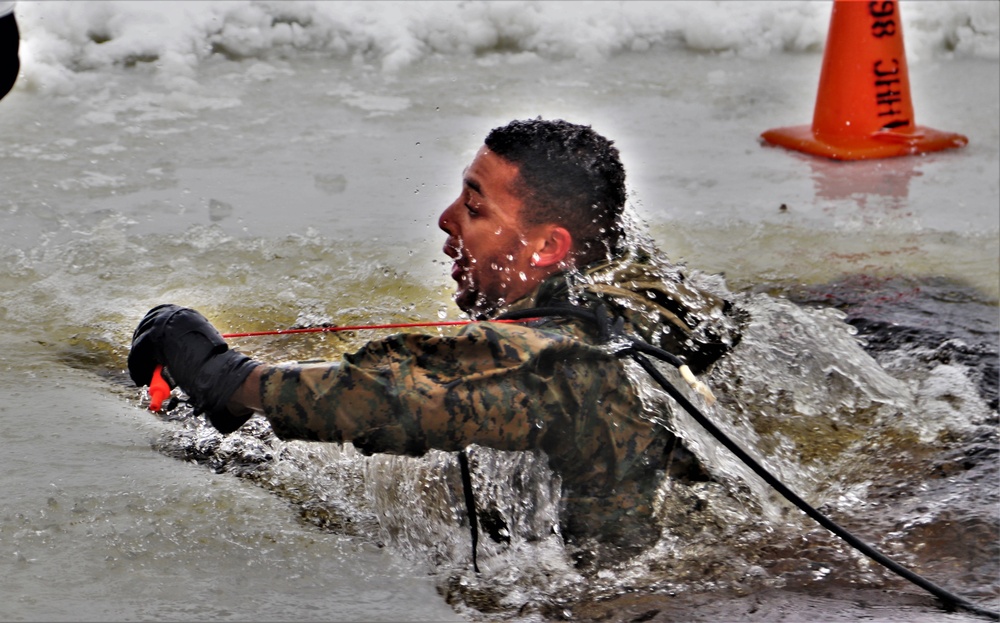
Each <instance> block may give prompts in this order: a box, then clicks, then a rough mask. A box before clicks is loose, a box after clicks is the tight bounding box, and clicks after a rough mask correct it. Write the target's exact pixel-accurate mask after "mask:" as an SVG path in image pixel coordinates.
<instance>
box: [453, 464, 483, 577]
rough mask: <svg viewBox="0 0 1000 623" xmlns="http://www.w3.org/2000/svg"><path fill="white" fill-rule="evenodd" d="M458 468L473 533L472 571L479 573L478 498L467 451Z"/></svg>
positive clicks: (470, 528)
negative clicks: (473, 489)
mask: <svg viewBox="0 0 1000 623" xmlns="http://www.w3.org/2000/svg"><path fill="white" fill-rule="evenodd" d="M458 466H459V467H460V468H461V470H462V492H463V493H464V494H465V510H466V511H467V512H468V513H469V532H471V533H472V569H473V570H474V571H475V572H476V573H479V565H478V564H477V563H476V550H477V549H478V545H479V519H478V518H477V517H476V496H475V495H474V494H473V492H472V472H470V471H469V455H468V454H466V452H465V450H462V451H460V452H459V453H458Z"/></svg>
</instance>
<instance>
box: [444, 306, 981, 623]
mask: <svg viewBox="0 0 1000 623" xmlns="http://www.w3.org/2000/svg"><path fill="white" fill-rule="evenodd" d="M600 311H604V310H600ZM543 316H572V317H574V318H580V319H583V320H587V321H589V322H592V323H595V324H597V325H598V327H599V328H600V329H601V333H602V334H606V333H607V327H608V326H609V325H608V321H607V319H606V318H605V319H603V321H602V318H601V316H602V314H601V313H594V312H591V311H589V310H586V309H581V308H578V307H538V308H534V309H525V310H520V311H517V312H508V313H507V314H504V315H503V316H502V318H505V319H510V320H517V319H525V318H536V317H543ZM615 326H616V328H617V329H618V330H619V331H620V328H621V326H622V325H621V322H620V321H619V322H618V323H615ZM630 341H631V346H629V347H628V348H625V349H623V350H621V351H619V352H618V353H617V354H618V356H631V357H632V359H633V360H634V361H635V362H636V363H638V364H639V365H640V366H641V367H642V369H643V370H645V371H646V372H647V373H648V374H649V375H650V376H651V377H652V378H653V380H654V381H656V382H657V384H659V385H660V386H661V387H662V388H663V390H664V391H666V392H667V393H668V394H669V395H670V397H672V398H673V399H674V400H676V401H677V403H678V404H679V405H680V406H681V407H682V408H684V409H685V410H686V411H687V412H688V413H690V414H691V417H693V418H694V419H695V421H697V422H698V424H700V425H701V426H702V427H703V428H704V429H705V430H706V431H708V432H709V433H710V434H711V435H712V436H713V437H715V438H716V439H717V440H718V441H719V443H721V444H722V445H724V446H725V447H726V448H728V449H729V451H730V452H732V453H733V454H735V455H736V456H737V457H738V458H739V459H740V460H741V461H743V462H744V463H745V464H746V465H747V466H748V467H749V468H750V469H752V470H753V471H754V473H756V474H757V475H758V476H760V477H761V478H762V479H763V480H764V481H765V482H766V483H767V484H769V485H771V487H772V488H774V490H775V491H777V492H778V493H780V494H781V495H782V496H784V497H785V499H787V500H788V501H789V502H791V503H792V504H794V505H795V506H797V507H798V508H799V510H801V511H802V512H804V513H805V514H806V515H809V516H810V517H812V518H813V519H815V520H816V521H817V522H818V523H819V524H820V525H821V526H823V527H824V528H826V529H827V530H829V531H830V532H832V533H833V534H835V535H837V536H838V537H840V538H841V539H843V540H844V541H845V542H846V543H847V544H848V545H850V546H851V547H853V548H855V549H856V550H858V551H860V552H861V553H862V554H864V555H865V556H868V557H869V558H871V559H872V560H874V561H875V562H877V563H879V564H880V565H882V566H883V567H885V568H886V569H889V570H890V571H892V572H893V573H895V574H896V575H899V576H900V577H902V578H905V579H907V580H909V581H910V582H912V583H914V584H916V585H917V586H919V587H920V588H922V589H924V590H925V591H927V592H929V593H931V594H932V595H934V596H935V597H937V598H938V599H940V600H941V601H942V602H943V603H944V607H945V610H947V611H949V612H950V611H953V610H955V609H956V608H963V609H965V610H968V611H969V612H972V613H974V614H978V615H980V616H985V617H988V618H991V619H993V620H996V621H1000V613H998V612H995V611H993V610H988V609H986V608H982V607H980V606H977V605H976V604H974V603H972V602H970V601H968V600H966V599H964V598H962V597H960V596H958V595H955V594H954V593H951V592H949V591H948V590H947V589H944V588H942V587H940V586H938V585H937V584H935V583H933V582H931V581H930V580H928V579H926V578H924V577H923V576H921V575H918V574H916V573H914V572H913V571H910V570H909V569H907V568H906V567H904V566H902V565H900V564H899V563H897V562H896V561H894V560H893V559H891V558H889V557H888V556H886V555H885V554H883V553H882V552H880V551H878V550H877V549H875V548H873V547H872V546H870V545H868V544H867V543H865V542H864V541H862V540H861V539H859V538H858V537H856V536H854V535H853V534H852V533H850V532H849V531H847V530H846V529H844V528H842V527H840V526H839V525H838V524H837V523H835V522H834V521H833V520H831V519H830V518H829V517H827V516H826V515H824V514H823V513H821V512H819V511H818V510H816V509H815V508H813V507H812V506H811V505H810V504H809V503H808V502H806V501H805V500H803V499H802V498H800V497H799V496H798V495H797V494H796V493H795V492H794V491H792V490H791V489H789V488H788V487H787V486H785V484H784V483H782V482H781V481H780V480H778V479H777V478H776V477H775V476H774V475H773V474H771V472H769V471H768V470H767V469H766V468H764V467H763V466H762V465H761V464H760V463H758V462H757V461H756V460H755V459H754V458H753V457H752V456H750V455H749V454H747V453H746V451H744V450H743V448H741V447H740V446H739V444H737V443H736V442H735V441H733V440H732V439H730V438H729V436H728V435H726V434H725V433H724V432H722V430H721V429H720V428H719V427H717V426H716V425H715V424H713V423H712V421H711V420H709V419H708V418H707V417H706V416H705V414H704V413H702V412H701V411H700V410H699V409H698V408H697V407H696V406H694V405H693V404H692V403H691V401H689V400H688V399H687V397H686V396H685V395H684V394H682V393H681V392H680V391H678V389H677V388H676V387H674V385H673V384H672V383H671V382H670V381H669V380H667V378H666V377H664V376H663V374H662V373H660V371H659V370H658V369H657V368H656V366H654V365H653V364H652V363H651V362H650V361H649V359H647V358H646V357H644V356H643V355H644V354H648V355H651V356H654V357H657V358H659V359H662V360H664V361H666V362H668V363H670V364H671V365H674V366H676V367H679V366H680V365H683V363H684V362H683V361H682V360H681V359H679V358H678V357H677V356H676V355H673V354H672V353H669V352H667V351H665V350H663V349H661V348H657V347H656V346H653V345H651V344H648V343H646V342H643V341H641V340H637V339H634V338H630ZM461 458H462V457H461V456H460V457H459V460H461ZM466 460H467V459H466ZM466 502H467V503H468V499H467V500H466ZM473 535H474V536H473V538H475V531H473Z"/></svg>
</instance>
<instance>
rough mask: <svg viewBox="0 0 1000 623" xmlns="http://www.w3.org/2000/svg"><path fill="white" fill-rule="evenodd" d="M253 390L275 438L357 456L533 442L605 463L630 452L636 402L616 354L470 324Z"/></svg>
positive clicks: (397, 339) (553, 336)
mask: <svg viewBox="0 0 1000 623" xmlns="http://www.w3.org/2000/svg"><path fill="white" fill-rule="evenodd" d="M261 392H262V402H263V405H264V413H265V415H266V416H267V418H268V420H269V421H270V422H271V425H272V427H273V429H274V431H275V433H276V434H277V435H278V436H279V437H281V438H283V439H306V440H316V441H334V442H346V441H351V442H353V443H354V444H355V445H356V446H357V447H358V448H359V449H361V450H362V451H363V452H366V453H372V452H387V453H393V454H409V455H419V454H422V453H424V452H426V451H427V450H428V449H431V448H434V449H439V450H446V451H448V450H459V449H461V448H464V447H466V446H467V445H469V444H472V443H476V444H480V445H484V446H489V447H492V448H496V449H498V450H528V449H533V448H540V449H542V450H545V451H546V452H547V453H548V454H549V456H550V458H551V459H555V460H556V461H557V462H560V463H562V462H569V461H578V460H579V461H583V462H593V461H595V460H596V459H597V457H599V456H607V457H608V460H609V461H611V464H614V463H616V459H615V458H612V457H611V456H609V453H611V454H616V455H618V457H617V458H618V459H619V460H620V459H621V458H622V457H623V455H624V454H629V453H630V452H631V451H634V450H635V449H636V448H635V442H636V441H635V437H636V434H637V432H636V431H637V430H638V428H637V423H636V422H635V420H636V418H637V413H638V411H639V407H638V406H637V403H636V400H637V399H636V397H635V394H634V392H633V391H632V390H631V387H630V385H629V383H628V381H627V380H626V379H625V373H624V371H623V369H622V367H621V365H620V364H619V363H618V362H617V361H616V360H615V359H614V357H613V356H612V355H610V354H608V353H606V352H605V351H604V350H602V349H599V348H597V347H595V346H592V345H589V344H588V343H586V342H585V341H582V340H579V339H574V338H573V337H571V336H568V335H564V334H559V333H556V332H551V331H541V330H538V329H532V328H528V327H524V326H518V325H508V324H498V323H489V322H484V323H476V324H474V325H470V326H469V327H467V328H466V330H465V331H463V333H461V334H460V335H458V336H455V337H441V336H429V335H420V334H399V335H394V336H391V337H388V338H386V339H383V340H377V341H373V342H370V343H369V344H368V345H366V346H365V347H364V348H362V349H361V350H360V351H358V352H356V353H354V354H352V355H347V356H345V357H344V358H343V360H342V362H341V363H340V364H339V365H332V364H312V365H293V366H278V367H273V368H271V369H269V370H268V371H267V372H265V373H264V375H263V377H262V385H261ZM614 419H618V420H620V421H619V422H609V420H614ZM640 428H644V430H645V434H646V435H648V427H647V426H646V425H645V424H643V425H642V426H640ZM552 431H555V433H554V434H549V433H552ZM602 463H603V464H604V465H605V466H606V467H607V468H610V469H611V470H612V471H615V470H614V468H613V467H611V465H609V464H608V463H607V461H602ZM591 464H592V465H593V463H591Z"/></svg>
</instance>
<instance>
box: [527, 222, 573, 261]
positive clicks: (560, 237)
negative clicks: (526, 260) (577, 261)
mask: <svg viewBox="0 0 1000 623" xmlns="http://www.w3.org/2000/svg"><path fill="white" fill-rule="evenodd" d="M572 249H573V236H572V234H570V233H569V230H567V229H566V228H565V227H560V226H558V225H549V226H548V227H547V228H546V230H545V235H544V237H543V238H542V239H541V245H540V247H539V248H538V249H537V250H536V251H535V253H534V254H533V255H532V256H531V265H532V266H535V267H536V268H547V267H549V266H554V265H556V264H558V263H559V262H562V261H563V260H566V259H569V256H570V251H571V250H572Z"/></svg>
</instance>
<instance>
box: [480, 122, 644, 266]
mask: <svg viewBox="0 0 1000 623" xmlns="http://www.w3.org/2000/svg"><path fill="white" fill-rule="evenodd" d="M486 147H488V148H489V149H490V150H491V151H493V152H494V153H495V154H497V155H498V156H500V157H501V158H503V159H504V160H506V161H507V162H510V163H511V164H514V165H516V166H517V167H518V173H519V175H518V188H516V189H515V190H516V192H518V194H519V196H520V199H521V200H522V201H524V205H525V212H524V218H525V220H526V221H527V223H528V224H530V225H540V224H544V223H556V224H558V225H561V226H562V227H565V228H566V229H567V230H568V231H569V232H570V234H571V235H572V236H573V240H574V245H575V248H574V252H575V253H576V254H577V257H578V258H579V259H580V260H581V261H582V262H583V263H585V264H586V263H590V262H594V261H597V260H599V259H602V258H604V257H607V256H609V255H617V254H619V253H620V252H621V246H622V240H623V238H624V229H623V225H622V222H621V221H622V212H623V211H624V209H625V167H624V166H623V165H622V163H621V160H620V159H619V155H618V149H617V148H616V147H615V146H614V143H613V142H612V141H610V140H608V139H606V138H605V137H603V136H601V135H600V134H598V133H597V132H595V131H594V130H593V129H592V128H591V127H590V126H585V125H577V124H574V123H569V122H568V121H563V120H562V119H554V120H545V119H542V118H541V117H538V118H536V119H528V120H515V121H511V122H510V123H508V124H507V125H505V126H502V127H498V128H494V129H493V130H492V131H491V132H490V133H489V135H487V137H486Z"/></svg>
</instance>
